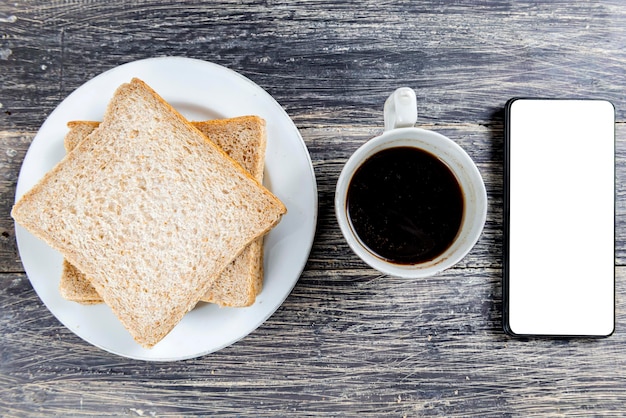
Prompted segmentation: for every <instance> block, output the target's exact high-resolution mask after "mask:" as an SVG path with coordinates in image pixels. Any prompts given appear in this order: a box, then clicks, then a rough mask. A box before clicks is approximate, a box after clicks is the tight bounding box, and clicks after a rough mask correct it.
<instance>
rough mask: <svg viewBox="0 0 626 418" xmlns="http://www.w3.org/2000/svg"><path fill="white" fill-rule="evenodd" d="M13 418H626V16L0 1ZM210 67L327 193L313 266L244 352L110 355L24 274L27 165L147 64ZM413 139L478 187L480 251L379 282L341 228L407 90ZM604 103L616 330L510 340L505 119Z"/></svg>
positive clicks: (590, 6)
mask: <svg viewBox="0 0 626 418" xmlns="http://www.w3.org/2000/svg"><path fill="white" fill-rule="evenodd" d="M0 34H1V37H0V92H1V93H0V144H1V145H0V147H1V152H0V208H1V210H0V416H38V415H59V416H107V415H114V416H118V415H131V416H133V415H136V416H172V415H173V416H181V415H182V416H185V415H195V414H201V415H220V414H224V415H229V416H248V415H250V416H291V415H309V416H310V415H324V416H327V415H331V416H334V415H337V416H359V417H364V416H399V417H401V416H424V415H426V416H428V415H439V416H509V415H511V416H532V415H541V416H546V415H548V416H564V415H565V416H603V415H605V416H624V415H626V333H625V332H624V330H625V329H626V328H625V327H626V311H625V305H624V303H625V297H626V282H625V280H624V279H625V278H626V247H625V239H626V235H625V233H626V229H625V228H624V214H625V212H626V198H625V192H626V191H625V189H624V180H625V179H626V172H625V170H626V125H625V123H624V122H625V121H626V3H625V2H623V1H622V0H613V1H580V2H574V1H570V0H567V1H563V0H557V1H549V0H537V1H520V2H510V1H501V0H485V1H476V2H458V1H454V2H452V1H450V2H447V1H443V0H439V1H423V2H401V1H380V0H375V1H374V0H367V1H361V2H356V1H341V2H334V3H333V2H322V1H313V0H305V1H299V2H288V1H286V0H275V1H274V0H270V1H263V2H258V3H249V4H244V3H242V2H240V1H227V0H223V1H215V2H206V3H200V2H198V3H193V2H188V1H179V2H174V1H162V2H160V1H156V0H142V1H120V0H115V1H107V2H93V1H87V0H78V1H73V2H65V1H57V0H54V1H31V0H24V1H20V2H13V1H6V0H5V1H2V2H0ZM164 55H176V56H186V57H193V58H199V59H204V60H207V61H212V62H215V63H218V64H221V65H224V66H226V67H229V68H231V69H233V70H236V71H238V72H240V73H242V74H244V75H245V76H247V77H249V78H250V79H252V80H253V81H255V82H256V83H257V84H259V85H260V86H261V87H263V88H264V89H266V90H267V91H268V92H269V93H270V94H272V95H273V96H274V97H275V98H276V100H277V101H278V102H279V103H281V105H283V107H284V108H285V110H286V111H287V112H288V114H289V115H290V116H291V118H292V119H293V120H294V122H295V123H296V125H297V126H298V128H299V129H300V132H301V134H302V136H303V138H304V140H305V142H306V144H307V146H308V149H309V152H310V154H311V158H312V160H313V164H314V168H315V173H316V176H317V182H318V187H319V221H318V226H317V234H316V238H315V242H314V246H313V249H312V252H311V255H310V260H309V262H308V264H307V266H306V268H305V271H304V272H303V274H302V276H301V278H300V279H299V282H298V284H297V285H296V287H295V289H294V290H293V292H292V293H291V295H290V296H289V298H288V299H287V300H286V302H285V303H284V304H283V305H282V307H281V308H280V309H278V311H277V312H276V313H275V314H274V315H273V316H272V317H271V318H270V319H269V320H268V321H267V322H266V323H265V324H264V325H262V326H261V327H260V328H258V329H257V330H256V331H255V332H253V333H252V334H250V335H249V336H248V337H246V338H244V339H243V340H241V341H239V342H237V343H236V344H234V345H232V346H230V347H227V348H225V349H223V350H221V351H219V352H216V353H213V354H210V355H206V356H203V357H200V358H197V359H193V360H186V361H180V362H167V363H150V362H143V361H135V360H128V359H125V358H121V357H118V356H116V355H112V354H109V353H107V352H104V351H102V350H100V349H97V348H95V347H93V346H90V345H89V344H87V343H85V342H84V341H82V340H81V339H80V338H78V337H77V336H75V335H74V334H73V333H71V332H70V331H68V330H67V329H66V328H64V327H63V326H62V325H61V324H60V323H59V322H58V321H57V320H56V319H55V318H54V317H53V316H52V314H51V313H50V312H49V311H48V310H47V309H46V308H45V307H44V306H43V304H42V302H41V301H40V300H39V298H38V297H37V295H36V294H35V292H34V291H33V289H32V287H31V285H30V283H29V281H28V278H27V277H26V275H25V274H24V272H23V268H22V265H21V263H20V259H19V254H18V252H17V248H16V243H15V237H14V230H13V222H12V220H11V218H10V216H9V211H10V208H11V205H12V202H13V198H14V193H15V183H16V180H17V176H18V172H19V168H20V165H21V162H22V159H23V157H24V154H25V152H26V150H27V148H28V146H29V144H30V142H31V141H32V139H33V137H34V135H35V134H36V132H37V130H38V128H39V126H40V125H41V124H42V123H43V121H44V120H45V118H46V117H47V116H48V115H49V114H50V112H51V111H52V110H53V109H54V108H55V107H56V106H57V105H58V104H59V103H60V102H61V100H63V98H65V97H66V96H67V95H68V94H69V93H71V92H72V91H73V90H74V89H76V88H77V87H78V86H80V85H81V84H83V83H84V82H86V81H87V80H89V79H90V78H92V77H94V76H96V75H98V74H100V73H101V72H103V71H105V70H107V69H110V68H113V67H115V66H117V65H119V64H122V63H125V62H129V61H133V60H136V59H141V58H146V57H153V56H164ZM405 85H406V86H410V87H413V88H414V89H415V90H416V92H417V96H418V106H419V114H420V117H419V122H418V123H419V125H420V126H424V127H427V128H429V129H433V130H437V131H439V132H441V133H443V134H445V135H448V136H450V137H451V138H453V139H455V140H456V141H458V143H459V144H460V145H461V146H463V147H464V148H465V149H466V150H467V151H468V153H469V154H470V155H471V156H472V157H473V158H474V159H475V161H476V163H477V165H478V167H479V169H480V171H481V173H482V175H483V177H484V179H485V182H486V186H487V191H488V195H489V214H488V219H487V224H486V227H485V231H484V234H483V236H482V237H481V239H480V241H479V242H478V244H477V245H476V247H475V248H474V250H473V251H472V252H471V253H470V254H469V255H468V256H467V257H466V258H465V259H464V260H463V261H462V262H461V263H459V264H458V265H457V266H456V267H455V268H452V269H450V270H448V271H446V272H445V273H442V274H440V275H438V276H435V277H432V278H429V279H421V280H406V279H398V278H392V277H386V276H382V275H380V274H377V273H376V272H375V271H373V270H372V269H370V268H368V267H367V266H366V265H365V264H363V263H362V262H361V261H359V260H358V258H357V257H356V256H355V255H354V254H352V253H351V251H350V250H349V248H348V247H347V245H346V243H345V241H344V240H343V238H342V237H341V234H340V232H339V228H338V226H337V223H336V221H335V218H334V214H333V192H334V187H335V183H336V180H337V177H338V175H339V172H340V170H341V168H342V165H343V164H344V163H345V161H346V159H347V158H348V156H349V155H350V154H351V153H352V152H353V151H354V150H355V149H356V148H357V147H358V146H359V145H360V144H361V143H363V142H364V141H365V140H367V139H368V138H370V137H372V136H375V135H376V134H378V133H380V132H381V128H382V104H383V102H384V100H385V98H386V97H387V96H388V94H389V93H390V92H391V91H392V90H393V89H395V88H396V87H400V86H405ZM513 96H545V97H593V98H604V99H609V100H611V101H612V102H613V103H614V105H615V108H616V111H617V125H616V134H617V156H616V163H617V241H616V256H615V260H616V278H617V287H616V295H617V311H616V319H617V330H616V332H615V333H614V335H613V336H611V337H610V338H607V339H600V340H590V339H571V340H553V339H527V340H517V339H512V338H509V337H507V336H505V335H504V334H503V332H502V329H501V318H502V307H501V301H502V291H501V271H502V270H501V268H502V243H501V240H502V196H503V193H502V183H503V181H502V169H503V161H502V158H503V155H502V153H503V138H502V132H503V117H502V108H503V105H504V103H505V102H506V100H507V99H509V98H511V97H513Z"/></svg>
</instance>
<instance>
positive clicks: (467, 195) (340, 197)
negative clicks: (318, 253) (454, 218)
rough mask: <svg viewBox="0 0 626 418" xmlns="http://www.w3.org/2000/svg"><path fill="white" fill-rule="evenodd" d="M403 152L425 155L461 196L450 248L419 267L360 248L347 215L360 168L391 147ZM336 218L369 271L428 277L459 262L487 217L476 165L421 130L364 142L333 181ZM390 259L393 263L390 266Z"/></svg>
mask: <svg viewBox="0 0 626 418" xmlns="http://www.w3.org/2000/svg"><path fill="white" fill-rule="evenodd" d="M406 147H408V148H417V149H418V150H421V151H425V152H426V153H428V154H431V155H432V156H434V157H436V158H437V159H438V160H439V161H441V162H442V163H443V164H444V165H445V166H447V168H448V169H449V171H451V172H452V174H453V175H454V178H456V182H457V183H458V186H459V188H460V191H461V194H462V203H460V204H461V205H462V206H463V212H462V216H461V220H460V226H459V227H458V232H457V233H456V236H454V238H453V239H451V243H450V244H449V245H447V246H444V247H443V248H442V249H441V250H440V251H439V252H438V253H437V254H433V257H430V258H426V259H424V261H419V262H406V261H399V260H398V259H397V258H393V257H383V256H381V255H379V254H378V253H377V252H376V251H373V250H371V249H370V248H369V247H368V246H367V245H366V244H365V243H364V242H366V241H367V240H364V239H362V238H361V237H359V235H358V234H357V232H356V228H355V225H354V224H353V223H352V220H351V219H350V216H349V210H348V191H349V189H350V184H351V183H352V181H353V179H354V176H355V173H357V172H358V171H359V169H360V168H361V167H362V166H363V164H364V163H365V162H367V161H369V160H370V158H371V157H373V156H375V155H377V157H378V156H380V155H383V154H382V153H381V151H384V150H388V149H390V148H398V149H400V150H401V149H402V148H406ZM400 152H402V151H400ZM406 158H410V157H408V156H407V157H406ZM416 172H417V171H416ZM417 181H419V179H417ZM335 214H336V216H337V220H338V223H339V226H340V228H341V231H342V233H343V235H344V237H345V239H346V241H347V242H348V244H349V246H350V248H351V249H352V250H353V251H354V252H355V253H356V254H357V255H358V256H359V257H360V258H361V259H362V260H363V261H365V262H366V263H367V264H369V265H370V266H371V267H373V268H375V269H376V270H378V271H380V272H382V273H385V274H389V275H393V276H399V277H427V276H432V275H434V274H437V273H439V272H441V271H443V270H445V269H447V268H449V267H452V266H453V265H455V264H456V263H458V262H459V261H460V260H461V259H462V258H463V257H464V256H465V255H466V254H467V253H468V252H469V251H470V250H471V249H472V247H473V246H474V244H475V243H476V242H477V241H478V238H479V237H480V234H481V233H482V230H483V227H484V224H485V219H486V214H487V194H486V191H485V186H484V183H483V180H482V177H481V176H480V173H479V171H478V169H477V168H476V165H475V164H474V162H473V161H472V159H471V158H470V157H469V156H468V155H467V153H466V152H465V151H464V150H463V149H462V148H461V147H460V146H458V145H457V144H456V143H455V142H453V141H452V140H450V139H449V138H447V137H445V136H443V135H441V134H439V133H436V132H433V131H428V130H424V129H420V128H396V129H392V130H389V131H387V132H385V133H384V134H382V135H381V136H379V137H376V138H373V139H371V140H370V141H368V142H366V143H365V144H364V145H362V146H361V147H360V148H359V149H358V150H357V151H356V152H355V153H354V154H353V155H352V156H351V157H350V159H349V160H348V161H347V162H346V165H345V166H344V168H343V170H342V172H341V175H340V177H339V180H338V182H337V190H336V193H335ZM401 226H402V225H401ZM369 227H370V228H375V227H376V226H375V224H372V225H371V226H369ZM409 227H410V226H407V228H409ZM374 232H376V231H374ZM449 241H450V240H449ZM449 241H448V242H449ZM391 259H394V260H397V261H391Z"/></svg>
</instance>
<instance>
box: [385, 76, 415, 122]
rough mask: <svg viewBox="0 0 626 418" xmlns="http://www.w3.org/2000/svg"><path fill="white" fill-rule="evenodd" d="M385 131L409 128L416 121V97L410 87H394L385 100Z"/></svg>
mask: <svg viewBox="0 0 626 418" xmlns="http://www.w3.org/2000/svg"><path fill="white" fill-rule="evenodd" d="M383 114H384V118H385V131H389V130H391V129H395V128H411V127H413V126H414V125H415V122H417V99H416V97H415V91H414V90H413V89H412V88H410V87H400V88H399V89H396V90H395V91H394V92H393V93H392V94H391V96H389V98H388V99H387V100H386V101H385V107H384V112H383Z"/></svg>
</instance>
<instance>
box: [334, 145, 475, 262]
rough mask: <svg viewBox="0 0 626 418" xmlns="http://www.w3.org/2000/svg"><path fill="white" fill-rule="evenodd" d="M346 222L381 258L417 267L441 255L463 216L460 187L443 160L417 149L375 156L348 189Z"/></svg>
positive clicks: (388, 150) (386, 152) (369, 159)
mask: <svg viewBox="0 0 626 418" xmlns="http://www.w3.org/2000/svg"><path fill="white" fill-rule="evenodd" d="M346 205H347V208H346V209H347V211H348V218H349V219H350V222H351V224H352V228H353V229H354V231H355V232H356V234H357V235H358V237H359V238H360V240H361V242H362V243H363V244H364V245H365V246H366V247H367V248H369V250H370V251H371V252H373V253H374V254H376V255H378V256H379V257H380V258H383V259H386V260H388V261H391V262H394V263H398V264H416V263H421V262H425V261H429V260H432V259H434V258H435V257H437V256H438V255H440V254H442V253H443V252H444V251H445V250H446V249H447V248H448V247H449V246H450V245H451V244H452V242H453V241H454V238H455V237H456V235H457V233H458V231H459V228H460V226H461V221H462V218H463V209H464V201H463V194H462V192H461V187H460V185H459V183H458V181H457V179H456V177H455V176H454V174H453V173H452V171H450V169H449V168H448V166H447V165H446V164H445V163H444V162H442V161H441V160H440V159H439V158H437V157H435V156H434V155H432V154H430V153H429V152H426V151H424V150H421V149H418V148H413V147H396V148H389V149H386V150H383V151H380V152H378V153H376V154H374V155H373V156H372V157H370V158H368V159H367V160H366V161H365V162H364V163H363V165H361V167H360V168H359V169H358V170H357V171H356V173H354V176H353V177H352V179H351V180H350V185H349V186H348V197H347V203H346Z"/></svg>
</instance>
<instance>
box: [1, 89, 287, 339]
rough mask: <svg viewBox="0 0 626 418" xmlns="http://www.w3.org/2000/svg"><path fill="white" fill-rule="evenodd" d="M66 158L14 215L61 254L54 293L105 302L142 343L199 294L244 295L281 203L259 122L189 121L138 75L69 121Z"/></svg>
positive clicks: (241, 299) (212, 297) (230, 302)
mask: <svg viewBox="0 0 626 418" xmlns="http://www.w3.org/2000/svg"><path fill="white" fill-rule="evenodd" d="M69 128H70V131H69V133H68V134H67V136H66V138H65V147H66V150H67V151H68V152H67V154H66V156H65V157H64V159H63V160H62V161H61V162H59V163H58V164H57V165H56V166H55V167H54V168H53V169H52V170H51V171H50V172H48V173H47V174H46V175H45V176H44V177H43V178H42V179H41V181H40V182H39V183H37V184H36V185H35V186H34V187H33V188H32V189H31V190H29V191H28V192H27V193H25V194H24V195H23V196H22V197H21V198H20V200H19V201H18V202H17V203H16V205H15V206H14V208H13V211H12V216H13V218H14V219H15V220H16V222H17V223H19V224H20V225H22V226H23V227H24V228H26V229H27V230H28V231H30V232H31V233H32V234H34V235H35V236H37V237H39V238H40V239H42V240H44V241H45V242H47V243H48V244H49V245H50V246H51V247H53V248H54V249H56V250H58V251H59V252H60V253H61V254H62V255H63V256H64V258H65V260H64V265H63V273H62V277H61V284H60V291H61V294H62V295H63V296H64V297H65V298H67V299H69V300H72V301H76V302H80V303H100V302H104V303H106V304H107V305H109V306H110V307H111V309H112V311H113V312H114V313H115V315H116V316H117V317H118V318H119V320H120V321H121V322H122V324H123V325H124V326H125V327H126V329H127V330H128V331H129V332H130V334H131V335H132V336H133V338H134V339H135V340H136V341H137V342H138V343H139V344H141V345H142V346H143V347H146V348H150V347H153V346H154V345H155V344H157V343H158V342H159V341H160V340H161V339H163V338H164V337H165V336H166V335H167V334H168V333H169V332H170V331H171V330H172V329H173V328H174V327H175V326H176V324H177V323H178V322H179V321H180V320H181V319H182V318H183V316H184V315H185V314H186V313H187V312H188V311H189V310H191V309H192V308H193V307H194V306H195V305H196V304H197V303H198V302H199V301H200V300H202V301H206V302H213V303H217V304H219V305H222V306H237V307H239V306H249V305H250V304H252V303H253V302H254V300H255V297H256V295H257V294H258V292H259V291H260V288H261V285H262V280H263V270H262V269H263V262H262V257H263V244H262V240H263V236H264V235H265V234H266V233H267V232H269V231H270V230H271V229H272V228H273V227H274V226H276V225H277V224H278V222H279V221H280V219H281V217H282V215H283V214H285V213H286V208H285V206H284V205H283V203H282V202H281V201H280V200H279V199H278V198H277V197H276V196H274V195H273V194H272V193H271V192H270V191H269V190H267V189H266V188H265V187H263V185H262V176H263V163H264V155H265V122H264V121H263V119H261V118H259V117H257V116H244V117H238V118H233V119H225V120H216V121H206V122H194V123H190V122H188V121H187V120H186V119H185V118H184V117H183V116H182V115H180V114H179V113H178V112H177V111H176V110H175V109H173V108H172V106H170V105H169V104H168V103H167V102H165V100H163V99H162V98H161V97H160V96H159V95H158V94H157V93H156V92H155V91H154V90H152V89H151V88H150V87H149V86H148V85H147V84H145V83H144V82H143V81H141V80H139V79H136V78H135V79H133V80H131V81H130V82H129V83H126V84H123V85H121V86H120V87H119V88H118V89H117V90H116V91H115V94H114V95H113V98H112V99H111V101H110V102H109V104H108V106H107V109H106V111H105V114H104V117H103V120H102V122H101V123H98V122H86V121H80V122H71V123H70V124H69Z"/></svg>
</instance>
